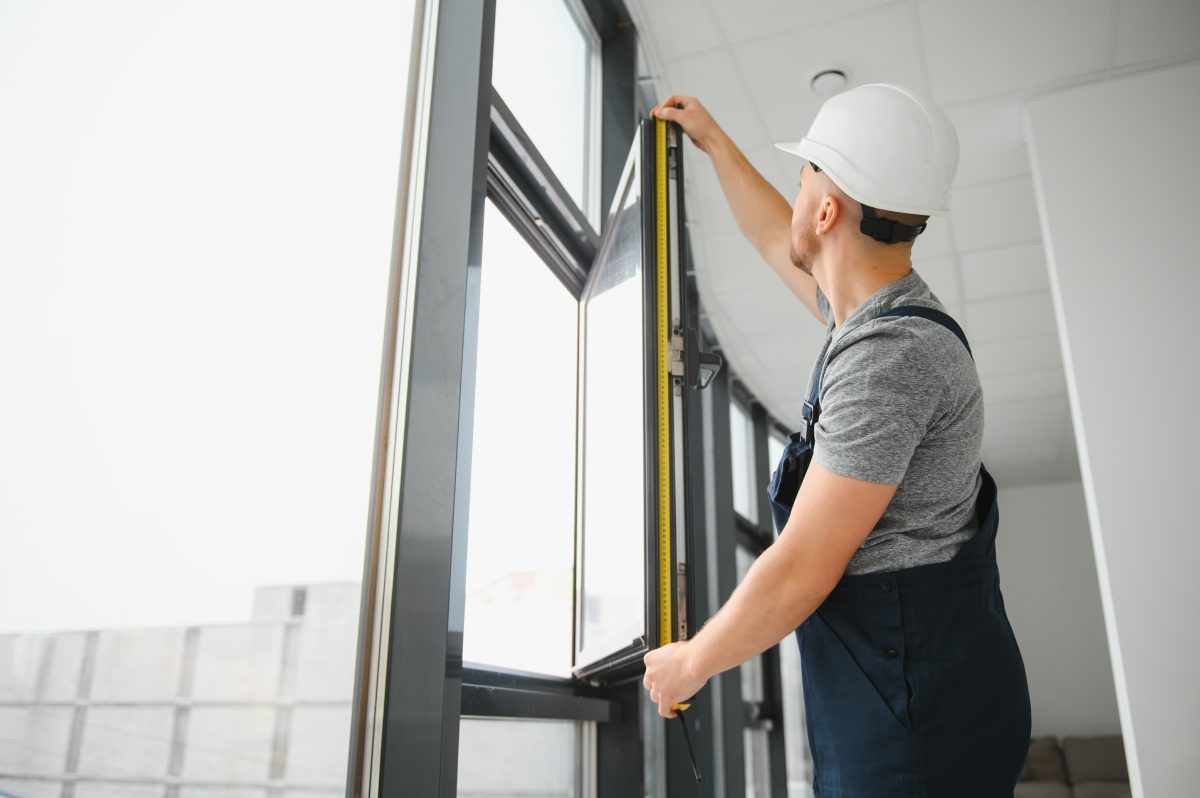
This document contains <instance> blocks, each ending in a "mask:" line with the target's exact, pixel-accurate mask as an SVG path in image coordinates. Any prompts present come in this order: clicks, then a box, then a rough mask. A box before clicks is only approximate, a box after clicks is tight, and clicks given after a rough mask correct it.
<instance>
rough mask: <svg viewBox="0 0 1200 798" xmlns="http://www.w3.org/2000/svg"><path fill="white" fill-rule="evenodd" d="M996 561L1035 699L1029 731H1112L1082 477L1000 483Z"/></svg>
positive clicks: (1116, 727) (1114, 723) (1113, 707)
mask: <svg viewBox="0 0 1200 798" xmlns="http://www.w3.org/2000/svg"><path fill="white" fill-rule="evenodd" d="M999 501H1000V531H999V532H998V533H997V536H996V559H997V560H998V562H999V565H1000V589H1001V592H1002V593H1003V594H1004V607H1005V610H1006V611H1007V612H1008V618H1009V620H1010V621H1011V622H1012V626H1013V632H1014V633H1015V634H1016V636H1017V643H1018V644H1019V645H1020V646H1021V657H1022V658H1023V659H1024V660H1025V672H1026V674H1027V675H1028V677H1029V697H1030V701H1031V703H1032V705H1033V734H1034V736H1041V735H1044V734H1051V735H1054V736H1056V737H1065V736H1067V735H1096V734H1119V733H1120V731H1121V727H1120V723H1121V721H1120V718H1119V717H1118V715H1117V698H1116V694H1115V693H1114V691H1113V677H1112V667H1111V665H1110V664H1109V657H1108V642H1107V640H1106V639H1105V634H1104V611H1103V608H1102V607H1101V604H1100V587H1099V584H1098V583H1097V579H1096V559H1095V557H1094V556H1093V554H1092V539H1091V532H1090V531H1089V529H1088V519H1087V509H1086V508H1085V506H1084V502H1083V485H1082V483H1080V482H1056V483H1052V484H1048V485H1030V486H1027V487H1018V488H1003V487H1002V488H1001V489H1000V496H999Z"/></svg>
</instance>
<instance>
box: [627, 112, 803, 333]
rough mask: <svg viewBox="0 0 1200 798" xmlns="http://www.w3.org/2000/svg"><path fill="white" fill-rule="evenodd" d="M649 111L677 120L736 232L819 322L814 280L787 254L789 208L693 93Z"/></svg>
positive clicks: (654, 114)
mask: <svg viewBox="0 0 1200 798" xmlns="http://www.w3.org/2000/svg"><path fill="white" fill-rule="evenodd" d="M650 113H651V115H652V116H656V117H658V118H660V119H669V120H671V121H673V122H678V123H679V126H680V127H682V128H683V132H684V133H687V135H688V138H690V139H691V140H692V142H693V143H694V144H695V145H696V146H697V147H699V148H700V150H701V152H704V153H705V154H707V155H708V157H709V159H710V160H711V161H712V164H713V168H714V169H715V170H716V172H717V179H718V180H719V181H720V183H721V190H722V191H723V192H724V193H725V199H726V201H727V202H728V203H729V207H730V209H731V210H732V211H733V216H734V219H736V220H737V225H738V228H739V229H740V230H741V231H742V235H744V236H745V237H746V239H747V240H748V241H749V242H750V243H751V244H752V245H753V246H754V248H755V249H756V250H758V254H759V255H761V256H762V258H763V260H765V261H766V262H767V264H768V265H770V267H771V268H772V269H774V270H775V273H776V274H778V275H779V277H780V279H782V280H783V282H784V283H786V284H787V286H788V288H790V289H791V291H792V293H793V294H795V295H796V296H797V297H799V299H800V301H801V302H803V303H804V305H805V307H807V308H808V309H809V311H810V312H811V313H812V314H813V316H815V317H816V318H817V320H818V321H820V322H821V324H825V319H824V318H823V317H822V316H821V311H820V309H819V308H818V307H817V281H816V280H814V279H813V277H812V275H810V274H806V273H805V272H803V271H801V270H800V269H799V268H797V267H796V266H795V265H794V264H793V263H792V259H791V256H790V255H789V252H790V251H791V240H792V232H791V229H792V207H791V205H789V204H788V201H787V200H786V199H784V197H783V195H781V194H780V193H779V192H778V191H776V190H775V189H774V187H772V186H771V184H770V183H768V182H767V180H766V178H764V177H763V176H762V175H761V174H759V172H758V170H757V169H755V168H754V166H753V165H752V164H751V163H750V162H749V161H747V160H746V156H744V155H742V152H741V151H740V150H739V149H738V148H737V145H735V144H734V143H733V140H732V139H731V138H729V136H728V135H726V133H725V131H724V130H722V129H721V127H720V125H718V124H717V123H716V120H714V119H713V118H712V115H711V114H709V112H708V109H706V108H705V107H704V106H703V105H701V104H700V101H699V100H697V99H696V98H695V97H685V96H683V95H678V94H672V95H671V96H670V97H667V99H665V100H663V101H662V102H661V103H659V104H658V105H656V106H655V107H654V108H653V110H652V111H651V112H650ZM798 172H799V170H797V173H798Z"/></svg>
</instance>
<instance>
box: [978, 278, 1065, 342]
mask: <svg viewBox="0 0 1200 798" xmlns="http://www.w3.org/2000/svg"><path fill="white" fill-rule="evenodd" d="M966 332H967V336H968V340H970V341H971V343H972V345H974V344H975V342H977V341H978V342H980V343H984V342H987V341H997V340H1003V339H1005V338H1029V337H1031V336H1047V335H1055V334H1057V332H1058V326H1057V323H1056V322H1055V320H1054V302H1053V301H1052V300H1051V298H1050V293H1049V292H1048V291H1044V292H1041V293H1037V294H1021V295H1020V296H1012V297H1003V298H1000V299H984V300H979V301H975V302H967V324H966Z"/></svg>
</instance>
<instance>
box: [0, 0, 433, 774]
mask: <svg viewBox="0 0 1200 798" xmlns="http://www.w3.org/2000/svg"><path fill="white" fill-rule="evenodd" d="M412 15H413V4H412V3H411V2H399V3H371V4H359V5H355V6H352V7H346V8H341V9H339V13H336V14H335V13H330V9H329V7H327V6H323V5H314V4H296V3H290V2H282V0H262V1H261V2H256V3H251V4H242V3H228V2H225V3H222V2H218V3H166V4H164V3H159V2H150V1H149V0H141V1H140V2H139V1H138V0H131V1H130V2H124V3H120V4H112V3H99V4H97V3H87V2H44V1H43V0H36V2H21V1H20V0H12V1H11V2H6V3H4V4H2V5H0V108H3V109H4V117H5V122H4V124H3V125H0V176H2V177H0V373H2V374H3V375H4V383H5V390H3V391H0V442H2V443H0V530H3V533H2V534H0V562H3V563H6V564H7V565H8V567H7V568H5V569H4V578H3V579H0V791H10V792H13V793H15V794H17V795H21V796H36V795H54V796H59V795H72V794H74V795H75V796H78V797H83V796H99V795H109V796H143V795H147V796H148V795H153V796H164V795H169V794H174V793H175V791H176V790H177V792H178V794H180V795H183V796H187V795H205V794H208V795H229V796H242V795H258V796H265V791H266V785H268V784H269V785H270V786H271V788H272V790H273V791H275V790H277V791H278V792H279V793H280V794H281V795H282V794H291V793H303V794H305V795H314V796H317V795H343V794H344V792H345V787H344V785H345V780H346V762H347V755H348V745H349V732H350V715H351V712H350V702H351V694H352V690H353V686H354V660H355V651H356V647H357V641H358V631H359V630H358V614H359V605H360V601H361V590H360V587H359V581H360V579H361V576H362V572H363V565H364V563H363V556H364V541H365V532H366V528H367V524H368V514H369V511H370V495H371V484H372V473H371V470H372V462H373V457H374V435H375V428H376V408H377V403H378V398H379V387H380V386H379V368H380V367H379V364H380V359H381V346H382V342H383V332H384V316H385V312H386V307H387V288H388V277H389V271H390V264H391V253H392V239H393V235H394V220H395V208H396V190H397V188H396V187H397V179H398V175H399V167H400V155H401V153H400V141H401V139H402V131H403V125H404V117H403V111H404V108H405V105H406V103H405V99H404V97H405V91H406V88H407V86H406V76H407V72H408V61H409V53H408V52H407V51H408V43H409V41H410V38H411V36H410V30H411V25H412ZM16 564H19V567H17V566H16ZM213 784H216V785H218V786H217V787H216V788H213V787H211V786H210V787H209V788H208V789H209V790H210V791H209V792H208V793H205V792H204V789H205V788H204V787H202V786H198V785H213Z"/></svg>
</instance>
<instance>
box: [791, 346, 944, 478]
mask: <svg viewBox="0 0 1200 798" xmlns="http://www.w3.org/2000/svg"><path fill="white" fill-rule="evenodd" d="M935 366H936V364H935V363H934V362H933V360H932V355H931V353H930V351H929V349H928V348H927V347H926V346H925V345H924V343H923V342H922V341H921V340H920V339H919V338H918V337H917V336H916V335H915V334H914V333H912V332H911V331H909V330H905V329H903V328H901V327H899V326H897V325H895V324H883V325H879V326H877V327H876V328H875V329H874V330H872V331H871V332H870V333H869V334H867V335H864V336H863V337H862V338H861V339H859V340H856V341H853V342H852V343H850V344H849V345H848V346H847V347H846V348H845V349H843V350H841V351H840V352H837V353H836V354H835V355H834V356H833V358H832V359H831V360H830V361H829V364H828V365H827V366H826V369H825V378H824V379H823V380H822V385H821V416H820V418H819V419H818V421H817V427H816V430H815V438H816V442H815V444H814V446H813V456H814V457H816V458H817V461H818V462H820V463H821V465H822V466H824V468H825V469H826V470H828V471H833V472H835V473H838V474H841V475H843V476H847V477H853V478H854V479H862V480H866V481H868V482H879V483H885V484H891V485H897V484H899V483H900V482H901V481H902V480H903V478H904V474H905V472H906V471H907V470H908V464H909V461H910V460H911V459H912V456H913V452H914V451H915V450H916V448H917V445H918V444H919V443H920V442H921V440H922V439H923V438H924V437H925V434H926V433H927V432H928V430H929V427H930V423H931V420H932V419H933V417H934V414H935V413H936V412H937V409H938V407H939V406H940V405H941V404H942V402H943V401H944V397H945V393H946V391H948V390H949V387H948V385H947V383H946V381H945V378H944V377H943V375H942V374H941V372H940V371H939V370H938V369H937V368H935Z"/></svg>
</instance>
